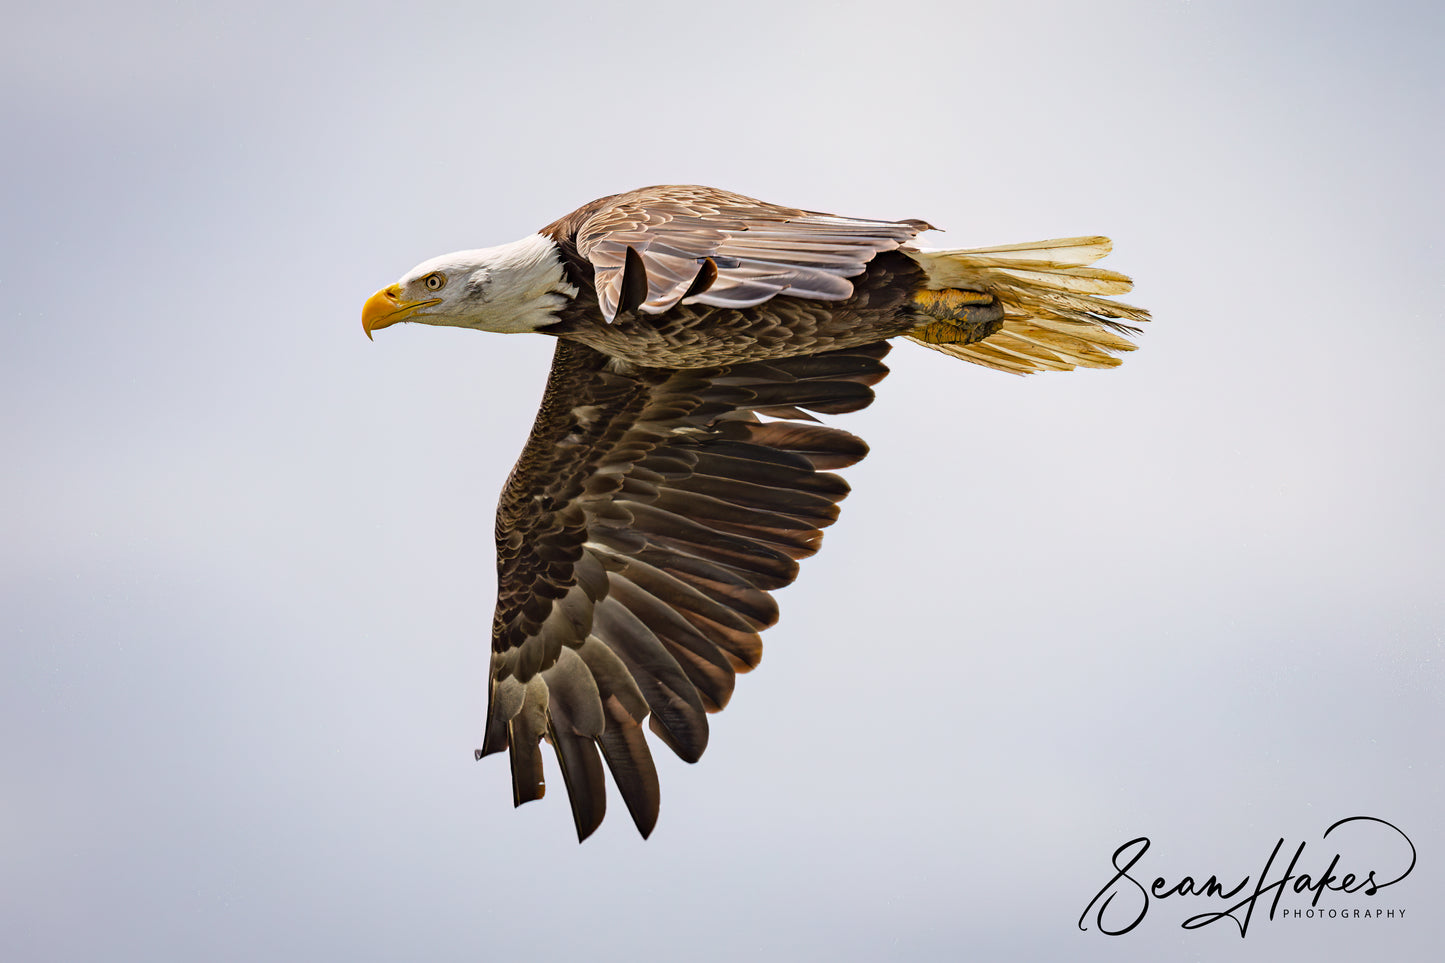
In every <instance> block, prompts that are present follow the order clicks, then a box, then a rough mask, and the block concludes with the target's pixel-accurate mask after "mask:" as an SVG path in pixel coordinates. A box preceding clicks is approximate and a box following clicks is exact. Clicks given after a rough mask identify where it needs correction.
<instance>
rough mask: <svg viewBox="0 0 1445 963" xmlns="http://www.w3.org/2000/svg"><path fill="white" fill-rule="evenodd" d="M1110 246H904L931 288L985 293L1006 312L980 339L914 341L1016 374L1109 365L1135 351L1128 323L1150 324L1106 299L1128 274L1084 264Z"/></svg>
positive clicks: (1091, 240) (1091, 241)
mask: <svg viewBox="0 0 1445 963" xmlns="http://www.w3.org/2000/svg"><path fill="white" fill-rule="evenodd" d="M1112 248H1113V244H1112V243H1111V242H1110V241H1109V239H1108V238H1107V237H1067V238H1057V239H1054V240H1049V241H1034V242H1032V243H1028V244H1007V245H1003V246H1000V247H989V248H971V249H968V250H957V251H922V250H916V249H911V248H904V249H903V253H905V254H907V255H908V256H909V257H911V258H913V259H914V260H915V261H917V262H918V263H919V264H920V265H921V266H922V267H923V269H924V271H925V272H927V275H928V287H929V289H931V290H935V291H941V290H947V289H961V290H966V291H986V292H988V293H989V294H992V295H993V296H994V297H996V298H998V300H999V302H1000V303H1001V304H1002V305H1003V309H1004V322H1003V327H1002V328H1000V329H999V330H998V331H997V332H995V333H994V334H992V335H990V336H989V337H988V338H986V339H984V340H983V341H976V342H974V343H973V344H929V343H928V342H925V341H918V343H919V344H922V345H925V346H926V347H929V348H932V349H933V350H935V351H942V352H943V353H944V354H947V355H952V356H953V357H955V358H961V359H963V360H964V361H971V362H973V363H975V364H981V365H984V366H986V367H989V368H995V369H997V370H999V371H1009V372H1012V373H1014V374H1031V373H1033V372H1035V371H1068V370H1070V369H1072V368H1075V367H1086V368H1111V367H1114V366H1115V365H1117V364H1119V363H1120V360H1119V359H1118V358H1116V357H1114V355H1115V354H1116V353H1119V352H1124V351H1133V350H1134V344H1133V343H1132V342H1130V341H1129V340H1128V338H1127V337H1126V335H1133V334H1138V329H1137V328H1133V327H1130V326H1129V324H1128V323H1126V322H1143V321H1148V320H1149V312H1148V311H1146V310H1144V309H1143V308H1136V307H1134V306H1133V305H1129V304H1124V303H1123V302H1121V301H1111V300H1108V298H1109V297H1110V296H1112V295H1116V294H1125V293H1127V292H1128V291H1129V290H1130V289H1131V288H1132V287H1133V282H1131V281H1130V280H1129V278H1128V277H1127V276H1125V275H1123V274H1119V273H1118V272H1116V271H1108V270H1104V269H1103V268H1094V267H1089V266H1088V265H1090V264H1093V263H1094V262H1095V261H1097V260H1099V259H1100V258H1102V257H1103V256H1104V255H1106V254H1108V253H1109V251H1110V250H1111V249H1112ZM909 340H912V341H917V340H918V339H916V338H910V339H909Z"/></svg>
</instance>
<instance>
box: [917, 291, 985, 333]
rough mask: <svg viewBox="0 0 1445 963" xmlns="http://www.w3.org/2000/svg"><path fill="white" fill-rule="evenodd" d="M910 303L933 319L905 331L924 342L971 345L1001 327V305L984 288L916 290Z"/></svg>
mask: <svg viewBox="0 0 1445 963" xmlns="http://www.w3.org/2000/svg"><path fill="white" fill-rule="evenodd" d="M913 303H914V305H915V306H916V307H917V308H918V310H919V311H920V312H921V313H923V314H925V315H927V316H929V317H931V318H934V319H936V320H934V321H931V322H929V323H928V324H925V325H922V326H920V327H917V328H914V329H913V330H912V331H910V332H908V333H909V336H910V337H914V338H917V339H918V340H919V341H923V342H925V343H927V344H972V343H973V342H975V341H982V340H983V339H984V338H987V337H988V336H989V335H991V334H993V333H994V332H996V331H997V330H998V329H999V328H1001V327H1002V326H1003V305H1001V304H999V302H998V299H997V298H995V297H994V296H993V295H992V294H988V293H986V292H984V291H964V290H959V289H957V288H950V289H949V290H946V291H919V292H918V293H917V294H916V295H914V297H913Z"/></svg>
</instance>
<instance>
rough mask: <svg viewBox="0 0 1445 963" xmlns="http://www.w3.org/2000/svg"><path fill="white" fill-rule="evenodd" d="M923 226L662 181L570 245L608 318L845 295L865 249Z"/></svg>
mask: <svg viewBox="0 0 1445 963" xmlns="http://www.w3.org/2000/svg"><path fill="white" fill-rule="evenodd" d="M926 230H932V228H931V227H930V225H928V224H927V223H926V222H924V221H917V220H907V221H868V220H859V219H857V218H849V217H834V216H832V215H831V214H819V213H816V212H814V211H803V210H798V209H796V208H791V207H779V206H777V205H776V204H767V203H764V202H763V201H758V200H754V199H753V198H751V197H744V196H743V195H741V194H733V193H730V192H728V191H720V190H717V189H715V188H711V187H696V186H668V187H651V188H644V189H643V190H640V191H634V192H632V193H630V194H622V195H618V196H617V197H616V198H612V199H610V203H608V204H607V205H605V206H603V207H602V208H601V209H600V210H599V211H597V212H596V213H594V214H593V215H592V216H591V217H589V218H587V219H586V220H585V221H584V222H583V223H582V224H581V226H580V227H579V228H578V230H577V239H576V243H577V250H578V252H579V253H580V254H581V255H582V256H583V257H585V258H587V259H588V260H589V261H591V262H592V265H593V267H594V268H595V270H596V284H597V300H598V301H599V302H600V303H601V305H602V316H603V318H604V319H606V320H607V321H611V320H612V319H613V318H614V317H616V316H617V313H618V311H619V310H636V309H639V308H640V309H641V310H642V311H645V312H647V313H649V314H658V313H661V312H663V311H666V310H667V309H668V308H670V307H672V306H673V305H674V304H677V303H678V302H679V301H686V302H688V303H691V302H694V301H695V302H699V303H702V304H710V305H714V306H716V307H724V308H745V307H750V306H752V305H754V304H760V303H762V302H763V301H766V300H767V299H768V298H771V297H772V296H773V295H775V294H787V295H791V296H793V297H798V298H816V299H818V300H824V301H834V300H842V299H844V298H847V297H848V296H849V295H851V294H852V293H853V285H852V283H851V282H849V281H848V280H847V279H848V278H850V277H853V276H854V275H856V274H858V273H860V272H861V271H862V270H863V268H864V267H865V266H867V264H868V262H869V261H870V260H872V258H873V256H874V255H876V254H878V253H879V252H881V251H892V250H894V249H896V248H897V247H898V246H899V245H900V244H902V243H904V242H905V241H908V240H909V239H911V238H912V237H913V236H914V235H916V234H918V232H920V231H926ZM629 250H630V251H632V252H634V253H633V254H632V255H631V257H630V258H629V254H628V252H629ZM629 262H630V263H629Z"/></svg>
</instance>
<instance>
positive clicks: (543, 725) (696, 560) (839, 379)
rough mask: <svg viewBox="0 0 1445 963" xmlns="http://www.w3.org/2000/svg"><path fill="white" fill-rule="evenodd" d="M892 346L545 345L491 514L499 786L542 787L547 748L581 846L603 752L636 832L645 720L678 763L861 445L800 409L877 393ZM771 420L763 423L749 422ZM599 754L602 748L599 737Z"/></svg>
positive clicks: (773, 615)
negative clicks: (534, 398) (781, 353)
mask: <svg viewBox="0 0 1445 963" xmlns="http://www.w3.org/2000/svg"><path fill="white" fill-rule="evenodd" d="M887 352H888V345H887V344H883V343H879V344H874V345H868V346H866V347H861V348H853V349H846V350H842V351H834V352H830V353H827V354H821V355H814V356H811V357H799V358H790V359H786V360H781V361H771V362H766V363H763V362H755V363H750V364H739V365H731V366H728V367H717V368H701V369H690V370H682V371H671V370H663V369H638V370H637V372H636V373H632V374H619V373H616V372H614V371H610V370H608V369H607V366H606V364H605V362H606V361H607V359H606V357H605V356H604V355H602V354H599V353H597V352H595V351H593V350H591V349H589V348H586V347H583V346H582V345H579V344H575V343H573V342H570V341H566V340H562V341H559V342H558V344H557V354H556V357H555V359H554V361H553V366H552V374H551V377H550V379H549V380H548V383H547V392H546V395H545V397H544V398H543V401H542V408H541V411H540V412H539V413H538V416H537V422H536V425H535V426H534V427H533V429H532V435H531V437H530V438H529V439H528V441H527V445H526V447H525V448H524V449H523V452H522V456H521V459H520V460H519V461H518V462H517V466H516V468H514V469H513V471H512V475H511V477H510V478H509V479H508V481H507V485H506V488H505V489H504V491H503V493H502V498H501V503H500V505H499V506H498V509H497V583H498V584H497V588H498V599H497V611H496V616H495V618H494V620H493V624H492V660H491V692H490V702H489V706H488V711H487V728H486V736H485V738H484V740H483V744H482V748H481V749H479V750H478V752H477V756H478V758H480V757H481V756H483V755H486V754H489V753H493V752H498V751H500V750H502V749H503V748H508V747H509V748H510V749H511V762H512V786H513V793H514V799H515V802H516V804H517V805H521V804H522V803H524V802H527V801H529V800H532V799H537V798H540V797H541V795H542V792H543V788H544V787H543V778H542V760H541V755H540V751H539V745H538V742H539V740H540V738H541V737H543V736H546V737H547V739H548V741H550V742H551V743H552V745H553V747H554V749H555V750H556V753H557V760H558V762H559V764H560V765H561V768H562V775H563V777H564V779H565V780H566V783H567V792H568V795H569V796H570V798H571V802H572V814H573V819H574V820H575V822H576V824H577V835H578V838H579V839H585V838H586V837H587V836H588V835H589V834H590V833H591V832H592V831H593V830H594V829H596V828H597V826H598V825H599V824H600V823H601V821H602V816H603V812H604V810H605V807H606V792H605V785H604V779H603V776H602V760H606V762H607V765H608V766H609V768H610V769H611V771H612V776H613V780H614V781H615V782H616V783H617V787H618V789H619V790H620V791H621V793H622V798H623V800H624V802H626V804H627V807H628V809H629V810H630V811H631V813H632V818H633V821H634V822H635V823H636V824H637V828H638V830H639V831H640V832H641V833H642V834H643V835H644V836H646V835H647V834H648V833H649V832H651V830H652V827H653V825H654V823H655V822H656V820H657V809H658V800H659V795H658V785H657V772H656V770H655V769H654V767H653V762H652V756H651V753H650V752H649V751H648V748H647V741H646V739H645V738H644V736H643V733H642V729H641V722H642V720H643V719H644V718H645V717H647V716H649V715H650V716H651V719H650V726H651V728H652V730H653V732H655V733H656V734H657V735H658V737H659V738H661V740H662V741H663V742H664V743H665V744H666V745H668V746H669V747H671V748H672V749H673V751H674V752H676V753H677V754H678V755H679V756H681V757H682V758H683V759H686V760H688V761H689V762H692V761H695V760H696V759H697V758H698V757H699V756H701V755H702V752H703V749H704V748H706V746H707V736H708V724H707V717H706V715H705V713H707V712H710V711H717V710H718V709H721V708H722V707H723V706H724V705H726V704H727V701H728V698H729V696H731V694H732V689H733V681H734V674H735V673H737V672H744V671H747V670H748V669H751V668H753V667H754V666H756V665H757V663H758V660H759V658H760V657H761V655H762V648H761V642H760V641H759V638H758V633H759V631H761V630H762V629H764V628H767V627H768V626H769V625H772V624H773V623H774V622H775V621H776V620H777V615H778V610H777V605H776V604H775V603H774V601H773V599H772V597H771V596H770V595H769V594H768V593H769V591H771V590H773V589H777V588H781V587H782V586H784V585H787V584H789V583H790V582H792V581H793V579H794V578H795V577H796V575H797V572H798V563H797V559H800V558H804V557H806V556H808V555H811V554H813V553H814V552H816V551H817V550H818V547H819V543H820V541H821V537H822V529H823V528H825V527H827V526H828V525H830V524H832V522H833V521H834V519H836V518H837V515H838V507H837V503H838V502H839V501H840V500H841V499H842V498H843V497H844V496H845V495H846V494H847V493H848V485H847V483H846V482H844V481H843V480H842V479H841V478H839V477H838V476H837V475H834V474H831V473H830V472H828V471H825V470H823V469H830V468H839V467H844V466H847V465H851V464H853V463H854V462H856V461H858V460H859V459H861V458H862V457H863V456H864V455H865V454H866V453H867V450H868V448H867V445H866V444H864V442H863V441H862V440H861V439H859V438H857V437H855V436H854V435H851V434H849V433H847V432H845V431H840V430H838V429H836V428H828V427H824V426H822V425H819V424H810V423H809V422H811V421H812V420H813V419H811V418H810V417H809V416H808V415H807V414H806V413H805V412H804V411H803V410H802V409H808V410H811V411H817V412H828V413H837V412H846V411H855V410H857V409H860V408H863V407H865V406H866V405H867V404H868V403H869V402H871V401H872V400H873V391H872V389H871V388H870V385H873V384H876V383H877V382H878V381H879V380H881V379H882V378H883V376H884V375H886V374H887V371H888V369H887V368H886V367H884V365H883V364H882V361H881V359H882V358H883V356H884V355H885V354H887ZM759 413H761V414H763V415H765V416H769V417H776V418H779V419H785V420H776V421H763V420H760V419H759V418H758V417H757V415H758V414H759ZM599 749H600V750H601V758H600V759H599V754H598V750H599Z"/></svg>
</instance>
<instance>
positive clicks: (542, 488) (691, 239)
mask: <svg viewBox="0 0 1445 963" xmlns="http://www.w3.org/2000/svg"><path fill="white" fill-rule="evenodd" d="M926 230H932V227H931V226H930V225H929V224H927V223H926V222H924V221H920V220H902V221H875V220H862V219H859V218H851V217H836V216H834V215H831V214H821V213H817V212H815V211H805V210H798V209H795V208H790V207H780V206H777V205H774V204H768V203H764V202H762V201H758V200H754V199H753V198H750V197H744V196H742V195H739V194H733V193H729V192H727V191H721V190H716V189H713V188H708V187H698V186H677V185H672V186H660V187H649V188H643V189H641V190H636V191H632V192H629V193H626V194H616V195H612V196H610V197H604V198H601V199H600V200H597V201H593V202H592V203H590V204H587V205H586V206H584V207H581V208H579V209H578V210H576V211H574V212H572V213H571V214H568V215H567V216H566V217H563V218H561V219H560V220H557V221H554V222H553V223H551V224H549V225H547V226H546V227H544V228H542V229H541V230H540V231H538V232H537V233H536V234H533V235H530V236H529V237H525V238H523V239H522V240H520V241H515V242H513V243H511V244H503V245H501V246H499V247H491V248H482V249H480V250H472V251H459V252H457V253H454V254H446V255H443V256H441V257H437V258H433V259H431V260H429V261H424V262H422V263H421V264H419V265H417V266H416V267H415V268H413V269H412V270H411V271H409V272H407V274H406V275H404V276H403V277H402V279H401V280H400V281H398V282H396V283H395V284H392V285H390V286H389V287H387V288H384V289H383V290H381V291H378V292H377V293H376V294H374V295H372V297H371V298H370V299H369V300H368V301H367V302H366V305H365V307H364V308H363V310H362V327H363V329H364V330H365V331H366V334H367V336H368V337H370V336H371V334H372V332H374V331H376V330H378V329H381V328H385V327H388V326H390V325H393V324H396V323H397V322H399V321H416V322H420V323H423V324H444V325H453V326H456V327H463V328H476V329H478V330H482V331H500V332H536V333H538V334H545V335H549V336H551V337H553V338H556V339H557V347H556V353H555V355H554V357H553V361H552V371H551V375H550V377H549V378H548V381H547V387H546V393H545V394H544V396H543V398H542V405H541V410H540V411H539V412H538V413H537V419H536V423H535V424H534V426H533V428H532V433H531V436H530V437H529V438H528V440H527V443H526V446H525V447H524V448H523V450H522V454H521V457H520V458H519V459H518V461H517V464H516V467H515V468H513V470H512V473H511V476H510V477H509V478H508V479H507V482H506V485H505V487H504V489H503V491H502V495H501V500H500V504H499V505H498V507H497V524H496V541H497V607H496V614H495V616H494V618H493V621H492V651H491V672H490V675H491V679H490V695H489V700H488V708H487V718H486V726H485V731H484V735H483V738H482V745H481V748H480V749H478V750H477V752H476V755H477V758H478V759H480V758H482V757H483V756H486V755H489V754H491V753H495V752H500V751H501V750H503V749H507V750H509V752H510V759H511V772H512V791H513V800H514V803H515V804H516V805H519V806H520V805H521V804H522V803H524V802H529V801H531V800H534V799H539V798H541V796H542V794H543V791H544V788H545V786H544V781H543V772H542V755H541V748H540V743H541V740H542V739H544V738H545V739H546V740H547V741H548V742H549V743H551V745H552V747H553V749H554V751H555V752H556V756H557V761H558V763H559V765H560V767H561V770H562V776H563V779H564V780H565V782H566V786H567V794H568V797H569V798H570V800H571V805H572V816H573V821H574V822H575V824H576V827H577V837H578V840H579V841H580V840H583V839H586V838H587V836H589V835H590V834H591V833H592V832H593V831H594V830H595V829H596V828H597V827H598V826H599V825H600V824H601V822H602V818H603V814H604V812H605V807H606V795H607V794H606V785H605V778H604V775H603V768H602V764H603V762H605V763H606V764H607V767H608V768H609V769H610V770H611V773H612V778H613V781H614V782H615V783H616V785H617V789H618V791H619V792H620V793H621V796H622V800H623V802H624V803H625V804H626V806H627V809H628V811H629V812H630V813H631V815H632V819H633V822H634V823H635V824H636V826H637V829H638V831H639V832H640V833H641V834H642V835H643V836H644V837H646V836H647V835H648V834H649V833H651V831H652V829H653V827H654V825H655V824H656V822H657V814H658V805H659V799H660V796H659V789H658V781H657V771H656V769H655V767H654V763H653V760H652V755H651V753H650V751H649V749H648V742H647V739H646V738H645V736H644V734H643V731H642V723H643V720H644V719H645V720H647V722H648V726H649V728H651V729H652V731H653V733H654V734H655V735H656V736H657V738H658V739H660V740H661V741H662V743H663V744H664V745H666V746H667V747H668V748H670V749H671V750H672V751H673V752H675V753H677V755H678V756H680V757H681V758H683V759H685V760H687V761H688V762H694V761H696V760H697V759H698V758H699V757H700V756H701V755H702V753H703V750H704V749H705V748H706V746H707V740H708V720H707V714H708V713H709V712H716V711H718V710H719V709H721V708H722V707H723V706H725V705H727V702H728V699H729V697H730V696H731V695H732V691H733V684H734V678H735V676H736V674H737V673H739V672H746V671H748V670H750V669H753V668H755V667H756V666H757V665H758V661H759V659H760V658H761V655H762V646H761V643H760V641H759V637H758V635H759V633H760V632H761V631H762V630H763V629H765V628H767V627H768V626H770V625H772V624H773V623H774V622H776V621H777V618H778V608H777V604H776V603H775V602H774V600H773V598H772V596H771V595H770V594H769V593H770V592H772V591H773V590H775V589H779V588H782V587H783V586H785V585H788V584H789V583H791V582H792V581H793V579H794V578H795V577H796V576H797V573H798V560H799V559H801V558H805V557H807V556H809V555H812V554H813V553H814V552H816V551H817V550H818V548H819V545H820V542H821V538H822V530H823V529H824V528H826V527H827V526H828V525H830V524H832V523H833V521H834V520H835V519H836V518H837V517H838V503H839V502H840V501H841V500H842V499H843V497H844V496H845V495H846V494H847V493H848V485H847V483H846V482H844V481H843V479H842V478H840V477H839V476H838V475H836V474H834V473H833V470H834V469H838V468H845V467H847V466H849V465H852V464H854V463H855V462H857V461H859V460H860V459H862V458H863V456H864V455H865V454H867V451H868V447H867V445H866V444H865V443H864V442H863V440H862V439H860V438H858V437H856V436H854V435H852V434H849V433H848V432H845V431H841V430H839V429H837V428H832V427H827V426H824V425H822V424H820V423H819V422H818V420H817V419H816V418H815V417H814V415H815V414H818V413H822V414H841V413H845V412H850V411H857V410H859V409H861V408H863V407H865V406H867V405H868V404H869V403H870V402H871V401H872V400H873V390H872V386H873V385H875V384H877V383H878V382H879V381H880V380H882V378H883V377H884V376H885V375H886V374H887V373H888V369H887V368H886V367H885V366H884V364H883V358H884V356H885V355H886V354H887V353H888V351H889V347H890V346H889V343H888V342H889V339H892V338H899V337H902V338H906V339H908V340H911V341H915V342H919V343H922V344H925V345H927V346H928V347H930V348H933V349H936V350H938V351H942V352H945V353H947V354H950V355H952V356H954V357H956V358H961V359H963V360H965V361H971V362H974V363H976V364H980V365H984V366H986V367H990V368H995V369H998V370H1001V371H1007V372H1013V373H1017V374H1027V373H1031V372H1036V371H1060V370H1069V369H1072V368H1074V367H1076V366H1084V367H1110V366H1113V365H1116V364H1118V363H1119V359H1118V358H1116V357H1115V354H1117V353H1118V352H1123V351H1129V350H1132V348H1133V344H1132V343H1131V342H1130V341H1129V340H1128V337H1127V336H1128V335H1132V334H1136V333H1137V332H1138V329H1137V328H1134V327H1131V326H1129V324H1127V322H1139V321H1146V320H1148V313H1147V312H1146V311H1144V310H1142V309H1140V308H1136V307H1131V306H1129V305H1127V304H1122V303H1120V302H1117V301H1113V300H1109V296H1112V295H1116V294H1122V293H1124V292H1126V291H1128V290H1129V289H1130V281H1129V279H1128V278H1127V277H1125V276H1124V275H1122V274H1117V273H1115V272H1112V271H1107V270H1102V269H1099V268H1095V267H1091V266H1090V265H1091V264H1092V263H1093V262H1094V261H1096V260H1098V259H1099V258H1101V257H1103V256H1104V255H1105V254H1107V253H1108V252H1109V250H1110V242H1109V240H1108V239H1107V238H1103V237H1074V238H1066V239H1062V240H1052V241H1040V242H1036V243H1031V244H1014V245H1007V246H1003V247H994V248H981V249H973V250H953V251H927V250H922V249H920V248H918V247H915V246H914V245H913V244H912V241H913V239H914V237H915V236H916V235H917V234H919V233H920V232H922V231H926Z"/></svg>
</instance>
